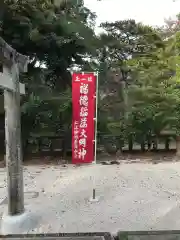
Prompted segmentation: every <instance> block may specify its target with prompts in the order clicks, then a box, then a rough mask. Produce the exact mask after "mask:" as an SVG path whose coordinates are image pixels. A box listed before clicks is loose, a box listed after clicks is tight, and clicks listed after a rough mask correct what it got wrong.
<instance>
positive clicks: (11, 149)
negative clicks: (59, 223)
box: [0, 37, 29, 216]
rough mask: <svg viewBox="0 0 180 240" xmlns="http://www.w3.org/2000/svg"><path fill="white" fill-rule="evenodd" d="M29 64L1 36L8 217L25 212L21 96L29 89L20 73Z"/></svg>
mask: <svg viewBox="0 0 180 240" xmlns="http://www.w3.org/2000/svg"><path fill="white" fill-rule="evenodd" d="M28 61H29V59H28V57H27V56H24V55H22V54H19V53H18V52H17V51H16V50H15V49H13V48H12V47H11V46H9V45H8V44H7V43H6V42H5V41H4V40H3V39H2V38H1V37H0V62H1V64H2V65H3V73H0V88H2V89H3V90H4V109H5V144H6V167H7V189H8V213H7V215H8V216H17V215H18V216H19V215H21V214H23V213H24V189H23V167H22V148H21V121H20V118H21V113H20V94H25V86H24V84H21V83H19V73H20V72H26V71H27V65H28Z"/></svg>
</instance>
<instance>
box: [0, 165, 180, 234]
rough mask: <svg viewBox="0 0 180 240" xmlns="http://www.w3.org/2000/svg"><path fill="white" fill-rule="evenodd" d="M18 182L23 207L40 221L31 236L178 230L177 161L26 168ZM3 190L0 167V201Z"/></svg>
mask: <svg viewBox="0 0 180 240" xmlns="http://www.w3.org/2000/svg"><path fill="white" fill-rule="evenodd" d="M24 179H25V192H29V193H28V194H27V193H26V194H25V203H26V207H27V208H30V209H31V210H32V211H33V212H35V213H36V214H37V215H39V216H40V217H41V221H40V225H39V226H38V227H37V229H34V230H33V232H37V233H39V232H77V231H78V232H89V231H110V232H112V233H116V232H117V231H118V230H127V231H130V230H132V231H134V230H170V229H171V230H172V229H180V218H179V216H180V204H179V203H180V163H160V164H156V165H152V164H141V163H136V164H122V165H119V166H117V165H110V166H103V165H88V166H81V167H73V166H72V165H69V166H68V167H67V168H63V167H60V166H29V167H25V169H24ZM5 186H6V181H5V170H4V169H0V202H1V200H2V199H4V198H5V194H6V188H5ZM94 187H95V188H96V194H97V196H98V197H99V201H98V202H95V203H91V202H89V198H90V197H91V196H92V189H93V188H94ZM36 193H38V194H39V196H37V194H36ZM6 207H7V205H6V204H0V213H2V212H3V211H4V210H5V208H6Z"/></svg>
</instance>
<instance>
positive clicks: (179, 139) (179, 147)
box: [176, 136, 180, 159]
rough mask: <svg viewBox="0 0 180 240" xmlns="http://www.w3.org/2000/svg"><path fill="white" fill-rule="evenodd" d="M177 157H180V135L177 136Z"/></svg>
mask: <svg viewBox="0 0 180 240" xmlns="http://www.w3.org/2000/svg"><path fill="white" fill-rule="evenodd" d="M176 157H178V158H179V159H180V136H177V137H176Z"/></svg>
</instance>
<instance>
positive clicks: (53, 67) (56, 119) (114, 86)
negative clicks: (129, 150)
mask: <svg viewBox="0 0 180 240" xmlns="http://www.w3.org/2000/svg"><path fill="white" fill-rule="evenodd" d="M0 8H1V11H0V35H1V36H2V37H3V38H4V39H5V40H6V41H7V42H8V43H9V44H11V45H12V46H13V47H14V48H16V49H17V51H19V52H21V53H23V54H26V55H28V56H29V57H30V63H29V69H28V73H27V74H24V75H22V76H21V81H22V82H24V83H25V84H26V87H27V94H26V95H25V96H24V97H23V98H22V130H23V141H24V144H25V146H26V144H27V141H28V139H29V137H30V135H32V134H33V133H39V134H41V133H42V132H43V133H45V132H50V133H51V134H54V135H55V134H60V132H61V131H64V132H65V133H66V132H67V131H68V129H70V128H71V112H72V103H71V73H70V72H71V70H73V69H74V67H78V68H79V69H82V70H83V71H99V96H98V97H99V106H98V136H99V139H100V141H101V140H102V139H103V138H102V136H105V135H107V136H111V137H110V138H111V140H112V141H114V142H117V144H119V145H120V146H121V147H122V145H123V144H124V143H125V142H127V141H129V140H130V139H134V140H136V141H137V142H142V139H147V138H151V137H152V136H154V135H156V136H158V135H159V134H160V133H161V132H162V131H163V130H165V129H171V130H175V131H176V133H177V135H179V134H180V87H179V84H180V83H179V82H180V57H179V56H180V33H179V32H178V31H179V25H178V24H177V22H176V23H175V24H174V23H173V21H172V20H170V19H169V20H167V21H166V26H165V27H164V28H160V29H153V28H152V27H149V26H145V25H143V24H140V23H136V22H135V21H134V20H131V19H130V20H126V21H117V22H114V23H108V22H106V23H102V25H101V27H102V28H103V29H104V33H102V34H100V35H99V36H96V35H95V32H94V27H95V20H96V16H95V14H94V13H92V12H91V11H90V10H89V9H87V8H86V7H85V6H84V3H83V1H76V0H72V1H58V0H57V1H56V0H54V1H52V0H31V1H25V0H19V1H15V0H4V1H3V4H2V3H1V6H0ZM177 20H179V15H178V16H177Z"/></svg>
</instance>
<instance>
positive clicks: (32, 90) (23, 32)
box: [0, 0, 96, 145]
mask: <svg viewBox="0 0 180 240" xmlns="http://www.w3.org/2000/svg"><path fill="white" fill-rule="evenodd" d="M94 20H95V15H94V14H92V13H91V12H90V10H89V9H87V8H86V7H84V5H83V2H82V1H81V2H79V4H77V1H76V3H75V2H73V1H72V2H71V1H70V2H68V3H63V4H61V5H60V6H56V5H55V4H54V1H48V0H46V1H45V0H41V1H39V0H38V1H37V0H32V1H31V2H30V1H23V0H22V1H14V0H6V1H5V8H4V14H3V15H2V16H1V28H0V34H1V36H3V38H4V39H5V40H6V41H7V42H8V43H9V44H11V45H12V46H13V47H15V48H16V49H17V50H18V51H19V52H21V53H24V54H26V55H28V56H29V57H30V64H29V69H28V74H27V75H24V76H22V77H23V79H22V81H24V82H25V83H26V85H27V94H26V96H25V97H24V98H23V99H22V128H23V136H24V137H23V140H24V143H25V145H26V143H27V140H28V138H29V135H30V133H31V132H33V131H36V132H39V131H40V132H41V131H45V129H46V130H47V127H45V126H49V129H48V131H51V132H56V133H57V132H59V131H60V129H61V130H63V129H67V128H68V127H69V126H70V125H71V124H70V119H71V93H70V87H71V73H70V70H71V68H72V67H73V66H75V65H76V66H78V67H83V66H84V64H85V62H86V61H87V60H86V58H87V57H89V58H91V57H92V55H93V49H92V48H91V45H93V42H94V41H95V40H96V37H95V34H94V30H93V24H94ZM94 53H95V52H94ZM67 116H68V117H67ZM67 119H68V121H67ZM54 123H56V124H54ZM60 123H68V126H67V127H65V124H64V125H63V124H60ZM62 125H63V126H62ZM64 127H65V128H64ZM33 129H34V130H33Z"/></svg>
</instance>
